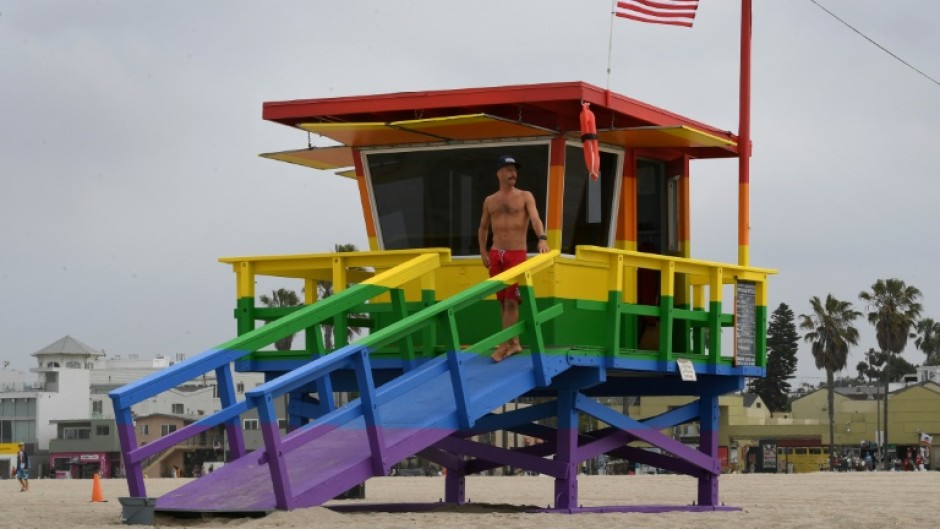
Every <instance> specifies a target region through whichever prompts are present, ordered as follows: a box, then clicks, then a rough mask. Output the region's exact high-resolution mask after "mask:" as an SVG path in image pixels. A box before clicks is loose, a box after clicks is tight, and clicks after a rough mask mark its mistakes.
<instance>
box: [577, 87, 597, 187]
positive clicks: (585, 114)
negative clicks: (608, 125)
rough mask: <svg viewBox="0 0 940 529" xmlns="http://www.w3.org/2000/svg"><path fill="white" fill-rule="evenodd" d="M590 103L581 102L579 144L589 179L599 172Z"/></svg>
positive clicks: (595, 178)
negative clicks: (582, 148) (582, 150)
mask: <svg viewBox="0 0 940 529" xmlns="http://www.w3.org/2000/svg"><path fill="white" fill-rule="evenodd" d="M590 106H591V104H590V103H581V144H582V145H583V146H584V165H585V166H586V167H587V170H588V174H590V175H591V180H597V177H598V176H599V175H600V174H601V154H600V147H598V144H597V123H595V121H594V113H593V112H591V108H590Z"/></svg>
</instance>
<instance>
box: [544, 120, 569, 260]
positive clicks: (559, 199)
mask: <svg viewBox="0 0 940 529" xmlns="http://www.w3.org/2000/svg"><path fill="white" fill-rule="evenodd" d="M566 148H567V144H566V138H565V137H564V136H556V137H554V138H552V144H551V149H550V156H551V159H550V161H549V166H548V206H547V209H548V211H546V212H545V230H546V235H547V236H548V247H549V248H555V249H560V248H561V228H562V226H561V224H562V219H563V218H564V212H565V206H564V204H565V149H566Z"/></svg>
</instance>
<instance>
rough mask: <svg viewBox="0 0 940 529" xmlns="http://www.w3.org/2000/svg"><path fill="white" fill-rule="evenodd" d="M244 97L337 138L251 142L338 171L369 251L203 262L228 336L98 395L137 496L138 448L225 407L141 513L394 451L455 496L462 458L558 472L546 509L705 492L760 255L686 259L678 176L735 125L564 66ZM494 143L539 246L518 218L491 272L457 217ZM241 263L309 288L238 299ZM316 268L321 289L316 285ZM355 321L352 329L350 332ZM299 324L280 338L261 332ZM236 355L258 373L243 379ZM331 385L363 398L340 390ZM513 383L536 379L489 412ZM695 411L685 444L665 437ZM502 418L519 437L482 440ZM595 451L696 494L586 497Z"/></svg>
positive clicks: (283, 494) (460, 494) (756, 319)
mask: <svg viewBox="0 0 940 529" xmlns="http://www.w3.org/2000/svg"><path fill="white" fill-rule="evenodd" d="M583 103H589V104H590V108H591V110H592V111H593V112H594V114H595V116H596V122H597V127H598V131H597V139H598V142H599V146H600V177H599V178H598V179H597V180H592V179H591V178H589V176H588V172H587V170H586V168H585V163H584V157H583V155H582V144H581V140H580V136H581V131H580V126H579V115H580V113H581V111H582V109H583V107H582V104H583ZM263 115H264V119H267V120H270V121H273V122H275V123H279V124H282V125H286V126H289V127H294V128H296V129H299V131H308V132H310V133H313V134H319V135H321V136H323V137H326V138H329V139H331V140H333V141H334V142H335V145H334V146H328V147H311V148H307V149H300V150H292V151H285V152H277V153H269V154H264V155H262V156H264V157H266V158H271V159H274V160H281V161H285V162H289V163H294V164H300V165H303V166H308V167H311V168H315V169H320V170H327V171H334V172H336V173H337V174H338V175H340V177H343V178H349V179H351V182H350V185H353V183H355V185H356V186H357V187H358V190H359V197H360V200H361V207H362V214H363V218H364V220H365V228H366V232H367V233H368V237H369V246H370V248H369V250H368V251H361V252H340V253H332V254H302V255H280V256H253V257H231V258H223V259H221V261H222V262H223V263H226V264H228V265H231V267H232V269H233V270H234V272H235V276H236V285H237V293H236V300H235V318H236V321H237V333H238V336H237V337H236V338H234V339H232V340H231V341H228V342H226V343H223V344H221V345H219V346H217V347H215V348H213V349H210V350H208V351H206V352H204V353H202V354H201V355H199V356H196V357H193V358H191V359H188V360H186V361H184V362H181V363H178V364H176V365H174V366H172V367H170V368H169V369H167V370H165V371H163V372H160V373H157V374H155V375H153V376H151V377H148V378H145V379H143V380H140V381H138V382H135V383H133V384H130V385H128V386H125V387H123V388H121V389H119V390H116V391H114V392H112V393H111V398H112V400H113V403H114V407H115V412H116V416H117V423H118V427H119V433H120V437H121V443H122V447H123V453H124V461H125V469H126V472H127V480H128V485H129V487H130V494H131V496H133V497H146V495H147V494H146V489H145V482H144V480H143V476H142V474H141V462H142V461H144V460H145V459H146V458H148V457H151V456H153V455H154V454H157V453H159V452H160V451H161V450H163V449H165V448H167V447H168V446H172V445H173V444H175V443H178V442H180V441H182V440H184V439H187V438H189V437H191V436H194V435H197V434H199V433H200V432H203V431H205V430H207V429H209V428H212V427H216V426H219V425H223V426H224V428H225V431H226V436H227V444H228V448H229V453H230V455H231V458H232V461H230V462H228V463H227V464H226V465H225V466H224V467H223V468H221V469H218V470H217V471H215V472H214V473H212V474H209V475H206V476H204V477H202V478H199V479H198V480H196V481H194V482H192V483H190V484H187V485H184V486H182V487H180V488H179V489H177V490H175V491H173V492H170V493H168V494H167V495H165V496H162V497H160V498H158V499H157V500H156V508H157V510H158V511H194V512H206V511H213V512H267V511H270V510H273V509H288V510H289V509H296V508H300V507H309V506H316V505H321V504H323V503H324V502H326V501H328V500H330V499H332V498H334V497H336V496H337V495H339V494H341V493H343V492H344V491H346V490H347V489H349V488H350V487H353V486H355V485H357V484H359V483H361V482H363V481H365V480H367V479H368V478H370V477H372V476H383V475H386V474H387V473H388V471H389V469H390V468H391V467H392V465H394V464H396V463H397V462H399V461H401V460H403V459H405V458H407V457H410V456H413V455H418V456H420V457H422V458H426V459H428V460H430V461H433V462H435V463H438V464H440V465H441V466H443V467H444V468H445V469H446V470H447V472H446V478H445V479H444V488H445V490H444V495H443V497H444V500H445V501H446V502H448V503H462V502H464V501H465V476H467V475H470V474H474V473H479V472H484V471H487V470H489V469H493V468H496V467H500V466H504V465H511V466H512V467H513V468H515V469H520V470H525V471H528V472H535V473H540V474H545V475H548V476H551V477H553V478H554V479H555V493H554V497H553V498H551V500H550V502H551V504H552V510H557V511H561V512H580V511H590V510H606V511H616V510H623V511H627V510H642V511H647V512H648V511H657V510H715V509H721V508H724V507H723V506H722V505H721V503H720V501H719V494H718V478H719V474H720V470H721V469H720V464H719V458H718V455H719V447H718V442H717V440H718V426H719V408H718V397H719V396H720V395H722V394H725V393H728V392H731V391H736V390H740V389H742V388H743V387H744V384H745V378H746V377H759V376H763V375H764V374H765V365H766V355H765V329H766V319H767V310H766V306H767V280H768V276H769V275H770V274H772V273H773V271H772V270H768V269H760V268H753V267H750V266H747V265H746V264H745V265H742V264H730V263H718V262H706V261H701V260H696V259H694V258H693V256H692V255H691V252H690V220H689V209H690V208H689V204H690V202H691V200H693V198H694V197H691V196H690V192H689V179H690V177H691V176H692V171H691V168H692V165H693V161H695V160H698V159H704V158H722V157H726V158H727V157H737V156H738V154H739V151H738V150H739V146H738V144H737V141H738V139H737V138H736V137H735V136H734V135H732V134H730V133H728V132H725V131H721V130H718V129H716V128H714V127H711V126H708V125H705V124H703V123H698V122H695V121H693V120H691V119H688V118H685V117H682V116H679V115H676V114H674V113H671V112H668V111H666V110H662V109H659V108H656V107H654V106H651V105H648V104H645V103H642V102H640V101H636V100H633V99H630V98H627V97H624V96H621V95H618V94H615V93H611V92H610V91H608V90H604V89H601V88H598V87H595V86H591V85H589V84H585V83H581V82H570V83H553V84H537V85H523V86H503V87H496V88H477V89H458V90H440V91H429V92H409V93H395V94H381V95H369V96H356V97H340V98H328V99H311V100H294V101H278V102H269V103H265V104H264V113H263ZM507 153H509V154H512V155H513V156H514V157H516V158H517V159H518V160H519V161H521V163H522V166H523V170H522V172H521V176H520V178H519V182H518V184H517V185H518V186H519V187H521V188H523V189H526V190H529V191H531V192H532V193H533V194H534V196H535V198H536V201H537V204H538V207H539V210H540V213H541V215H542V218H543V219H544V220H545V223H546V226H547V229H548V242H549V246H550V248H551V251H550V252H549V253H547V254H541V255H539V254H536V253H534V252H535V243H536V240H535V238H534V235H533V234H531V233H530V239H531V240H530V241H529V250H530V252H533V253H532V256H531V257H530V258H529V259H528V260H527V261H526V262H525V263H523V264H521V265H519V266H517V267H515V268H513V269H511V270H509V271H508V272H505V273H503V274H501V275H498V276H496V277H493V278H490V277H488V275H487V271H486V269H485V268H484V267H483V266H482V265H481V260H480V257H479V256H480V249H479V248H478V242H477V236H476V233H477V227H478V222H479V219H480V217H481V209H480V208H481V205H482V202H483V199H484V197H485V196H487V195H488V194H490V193H492V192H493V191H495V190H496V187H497V182H496V178H495V161H496V160H497V158H498V157H499V156H500V155H503V154H507ZM313 176H314V177H315V178H322V177H324V175H323V174H317V175H313ZM734 191H735V190H734V189H729V190H728V192H729V193H733V192H734ZM746 199H747V197H746V195H745V196H744V197H743V200H746ZM350 206H352V205H350ZM311 215H312V216H313V217H315V216H316V212H315V211H311ZM317 220H319V221H322V222H324V223H328V222H329V220H330V219H329V218H322V219H317ZM327 225H328V224H324V226H327ZM729 236H733V234H729ZM746 250H747V249H746V248H744V249H743V251H744V252H745V253H746ZM259 276H274V277H278V278H283V281H284V282H285V286H286V287H288V288H290V287H291V286H292V285H294V286H295V287H296V288H297V289H300V288H303V289H304V292H305V296H306V299H305V304H304V305H303V306H299V307H290V308H270V307H259V306H257V305H256V303H255V291H254V285H255V279H256V278H257V277H259ZM318 281H331V282H332V284H333V285H334V291H335V293H334V295H333V296H331V297H329V298H327V299H325V300H317V299H316V294H315V293H316V292H317V288H316V285H317V282H318ZM513 283H518V284H519V285H520V288H521V292H522V297H523V302H522V305H521V309H520V320H519V322H518V323H517V324H515V325H513V326H511V327H509V328H506V329H502V328H501V324H500V319H499V307H498V305H497V301H496V299H495V294H496V292H497V291H499V290H501V289H502V288H505V287H506V286H507V285H511V284H513ZM259 323H263V324H264V325H259ZM324 325H327V326H332V328H333V330H334V337H335V341H334V347H333V348H332V349H327V348H326V347H325V346H324V343H325V342H324V339H323V333H322V330H323V327H324ZM350 326H353V327H358V328H360V329H363V333H362V334H361V337H359V338H358V339H355V340H354V341H353V343H347V329H348V328H349V327H350ZM723 329H728V331H727V332H723ZM297 333H300V334H301V335H302V336H303V338H304V339H303V340H302V341H301V342H302V343H301V344H300V346H299V347H296V348H295V350H291V351H277V350H275V349H273V348H272V344H274V342H275V341H277V340H279V339H281V338H284V337H287V336H290V335H294V334H297ZM513 336H519V337H520V339H521V341H522V344H523V346H524V348H525V350H524V351H523V352H522V353H520V354H517V355H514V356H512V357H510V358H508V359H507V360H505V361H503V362H500V363H494V362H493V361H492V360H491V359H490V353H491V352H492V350H493V348H494V347H495V346H496V345H497V344H499V343H501V342H503V341H505V340H507V339H509V338H511V337H513ZM727 342H733V343H727ZM295 343H296V342H295ZM232 369H235V370H240V371H256V372H263V373H265V375H266V380H267V382H266V383H265V384H263V385H261V386H259V387H257V388H254V389H252V390H250V391H248V392H247V393H246V394H245V398H243V399H239V398H238V395H237V394H236V392H235V389H234V388H233V386H232ZM213 371H214V372H215V375H216V378H217V380H218V382H219V394H220V398H221V402H222V409H221V410H220V411H219V412H217V413H215V414H213V415H211V416H207V417H205V418H203V419H201V420H199V421H197V422H195V423H194V424H192V425H189V426H187V427H185V428H183V429H181V430H178V431H176V432H174V433H171V434H170V435H167V436H166V437H163V438H161V439H160V440H158V441H155V442H152V443H150V444H147V445H145V446H137V442H136V439H135V435H134V428H133V417H132V413H131V406H133V405H134V404H135V403H137V402H140V401H142V400H144V399H147V398H149V397H151V396H153V395H155V394H157V393H160V392H163V391H166V390H169V389H170V388H172V387H175V386H176V385H178V384H180V383H182V382H184V381H187V380H190V379H193V378H196V377H199V376H201V375H203V374H204V373H207V372H213ZM339 391H344V392H346V391H349V392H355V395H358V397H357V398H355V399H354V400H352V401H351V402H349V403H348V404H345V405H343V406H337V405H336V400H335V399H334V392H339ZM650 395H685V396H694V397H696V400H694V401H693V402H691V403H690V404H687V405H684V406H681V407H678V408H675V409H672V410H670V411H668V412H667V413H664V414H662V415H658V416H654V417H630V416H629V415H627V414H626V413H625V412H624V410H623V409H622V407H620V408H618V407H617V406H608V405H606V404H605V403H607V402H611V401H619V402H623V401H626V400H627V398H629V397H644V396H650ZM282 396H286V398H287V402H288V404H287V410H288V417H287V419H288V423H289V428H288V430H287V431H286V432H285V431H284V430H283V429H281V428H279V426H278V419H279V417H278V416H277V413H276V411H275V406H274V403H275V400H276V399H279V398H281V397H282ZM520 397H536V398H533V399H528V400H529V401H530V403H531V405H527V406H524V407H519V408H518V409H506V410H503V412H502V413H494V410H497V409H499V408H501V407H503V405H504V404H506V403H508V402H511V401H513V400H514V399H517V398H520ZM252 408H256V409H257V410H258V413H259V417H260V428H261V431H262V434H263V438H264V448H263V449H261V450H258V451H255V452H252V453H247V452H246V450H245V446H244V440H243V439H244V437H243V432H242V430H241V421H240V416H241V415H242V414H244V413H245V412H246V411H248V410H249V409H252ZM584 416H587V417H591V418H593V419H592V420H591V421H582V420H581V418H582V417H584ZM281 418H283V417H281ZM690 422H698V423H699V425H700V441H699V444H698V446H697V447H695V446H688V445H686V444H683V443H682V442H680V441H679V440H677V439H675V438H673V436H672V435H671V432H672V429H673V427H675V426H678V425H682V424H686V423H690ZM587 424H591V425H598V424H600V425H601V426H596V427H595V426H590V427H588V426H586V425H587ZM497 431H508V432H513V433H517V434H521V435H524V436H528V437H530V438H532V439H536V440H538V442H536V443H533V444H531V445H529V446H516V447H513V446H509V447H505V446H496V445H493V444H489V443H486V442H483V441H481V439H486V438H488V437H491V436H488V434H490V433H491V432H497ZM600 454H609V455H611V456H614V457H618V458H623V459H626V460H629V461H632V462H636V463H641V464H644V465H649V466H653V467H659V468H662V469H665V470H667V471H670V472H675V473H680V474H685V475H689V476H692V477H694V478H695V479H697V480H698V497H697V498H696V499H695V500H694V501H693V502H691V503H689V502H688V498H680V499H668V498H664V499H663V503H662V504H661V505H654V506H650V505H631V501H630V497H629V495H628V494H626V493H625V495H624V497H623V504H622V505H614V506H602V507H601V506H590V507H581V506H580V505H581V502H582V501H584V500H587V501H588V503H590V499H589V498H581V499H579V497H578V474H579V469H580V468H581V464H582V462H583V461H586V460H590V459H592V458H595V457H597V456H599V455H600ZM683 500H685V501H684V503H683Z"/></svg>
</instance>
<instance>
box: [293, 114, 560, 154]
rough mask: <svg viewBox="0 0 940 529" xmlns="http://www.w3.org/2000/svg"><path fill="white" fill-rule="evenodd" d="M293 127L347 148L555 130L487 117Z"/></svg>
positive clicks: (548, 133) (530, 134)
mask: <svg viewBox="0 0 940 529" xmlns="http://www.w3.org/2000/svg"><path fill="white" fill-rule="evenodd" d="M297 127H298V128H301V129H303V130H306V131H309V132H314V133H316V134H319V135H321V136H324V137H326V138H330V139H332V140H334V141H337V142H339V143H342V144H343V145H347V146H349V147H378V146H390V145H403V144H408V143H432V142H443V141H454V140H457V141H473V140H489V139H498V138H520V137H548V136H553V135H555V131H552V130H549V129H546V128H543V127H539V126H537V125H530V124H528V123H522V122H518V121H510V120H508V119H505V118H501V117H498V116H490V115H488V114H467V115H461V116H444V117H436V118H427V119H409V120H403V121H393V122H391V123H380V122H361V123H301V124H299V125H297Z"/></svg>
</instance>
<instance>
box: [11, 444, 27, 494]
mask: <svg viewBox="0 0 940 529" xmlns="http://www.w3.org/2000/svg"><path fill="white" fill-rule="evenodd" d="M14 472H15V474H16V479H17V480H18V481H19V482H20V492H27V491H28V490H29V456H28V455H27V454H26V445H25V444H23V443H20V450H19V452H17V453H16V467H15V468H14Z"/></svg>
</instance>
